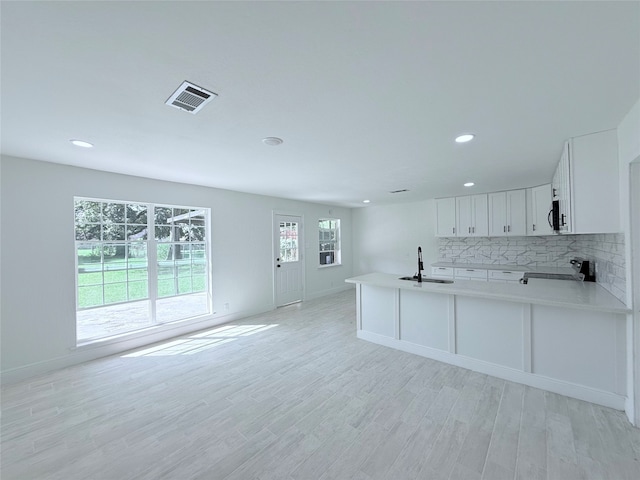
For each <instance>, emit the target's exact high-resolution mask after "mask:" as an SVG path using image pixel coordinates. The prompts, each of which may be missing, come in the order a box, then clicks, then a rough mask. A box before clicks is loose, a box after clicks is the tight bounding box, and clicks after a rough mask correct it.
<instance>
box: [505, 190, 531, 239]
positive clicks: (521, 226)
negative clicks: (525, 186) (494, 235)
mask: <svg viewBox="0 0 640 480" xmlns="http://www.w3.org/2000/svg"><path fill="white" fill-rule="evenodd" d="M506 200H507V235H513V236H525V235H526V234H527V206H526V194H525V191H524V190H510V191H508V192H506Z"/></svg>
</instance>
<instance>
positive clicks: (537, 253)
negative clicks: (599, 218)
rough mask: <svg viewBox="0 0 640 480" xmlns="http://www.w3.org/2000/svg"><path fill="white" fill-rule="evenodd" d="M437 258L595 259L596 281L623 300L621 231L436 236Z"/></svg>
mask: <svg viewBox="0 0 640 480" xmlns="http://www.w3.org/2000/svg"><path fill="white" fill-rule="evenodd" d="M438 250H439V252H438V259H439V260H438V261H440V262H451V263H456V264H465V263H478V264H490V265H522V266H531V267H569V266H570V264H569V261H570V260H571V259H572V258H573V257H576V256H578V257H583V258H585V259H586V260H589V261H591V262H594V261H595V262H596V264H597V273H596V281H597V282H598V284H600V285H601V286H602V287H604V288H605V289H606V290H608V291H609V292H610V293H612V294H613V295H614V296H615V297H617V298H618V299H619V300H621V301H622V302H625V303H626V273H625V256H624V234H622V233H613V234H610V233H603V234H590V235H554V236H546V237H499V238H497V237H496V238H486V237H477V238H476V237H466V238H465V237H461V238H440V239H439V245H438Z"/></svg>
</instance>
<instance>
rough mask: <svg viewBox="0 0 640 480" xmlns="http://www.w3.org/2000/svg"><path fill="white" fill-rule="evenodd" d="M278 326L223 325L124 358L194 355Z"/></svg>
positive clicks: (138, 351) (129, 354)
mask: <svg viewBox="0 0 640 480" xmlns="http://www.w3.org/2000/svg"><path fill="white" fill-rule="evenodd" d="M277 326H278V324H275V323H274V324H271V325H223V326H222V327H217V328H214V329H211V330H207V331H204V332H200V333H196V334H194V335H190V336H188V337H182V338H178V339H175V340H170V341H168V342H165V343H162V344H160V345H155V346H153V347H149V348H145V349H143V350H137V351H135V352H132V353H127V354H126V355H122V356H123V357H124V358H135V357H163V356H170V355H193V354H195V353H199V352H203V351H205V350H209V349H211V348H214V347H218V346H220V345H223V344H225V343H229V342H233V341H234V340H236V339H237V338H239V337H246V336H249V335H254V334H256V333H259V332H264V331H265V330H269V329H271V328H273V327H277Z"/></svg>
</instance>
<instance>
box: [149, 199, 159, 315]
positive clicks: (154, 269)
mask: <svg viewBox="0 0 640 480" xmlns="http://www.w3.org/2000/svg"><path fill="white" fill-rule="evenodd" d="M147 262H148V264H147V285H148V288H149V315H150V317H151V323H154V324H155V323H158V322H157V321H156V312H157V305H156V303H157V300H158V249H157V248H156V235H155V206H154V205H153V204H148V205H147Z"/></svg>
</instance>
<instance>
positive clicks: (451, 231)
mask: <svg viewBox="0 0 640 480" xmlns="http://www.w3.org/2000/svg"><path fill="white" fill-rule="evenodd" d="M455 236H456V199H455V197H450V198H436V237H455Z"/></svg>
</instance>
